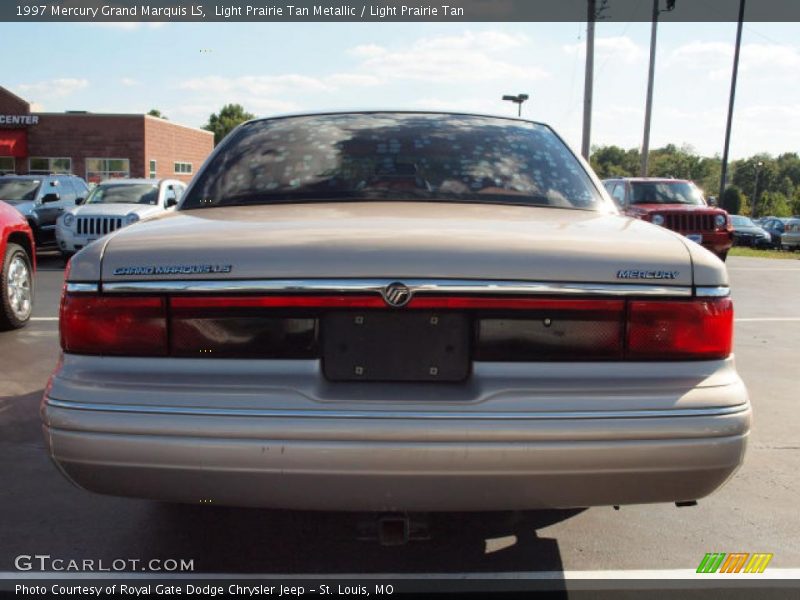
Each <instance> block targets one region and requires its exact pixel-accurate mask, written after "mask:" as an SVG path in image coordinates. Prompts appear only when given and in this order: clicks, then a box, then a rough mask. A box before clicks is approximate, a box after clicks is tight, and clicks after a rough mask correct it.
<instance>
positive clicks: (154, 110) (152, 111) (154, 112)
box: [147, 108, 169, 121]
mask: <svg viewBox="0 0 800 600" xmlns="http://www.w3.org/2000/svg"><path fill="white" fill-rule="evenodd" d="M147 114H148V115H150V116H151V117H158V118H159V119H165V120H167V121H168V120H169V117H167V115H164V114H161V111H160V110H158V109H157V108H151V109H150V110H149V111H147Z"/></svg>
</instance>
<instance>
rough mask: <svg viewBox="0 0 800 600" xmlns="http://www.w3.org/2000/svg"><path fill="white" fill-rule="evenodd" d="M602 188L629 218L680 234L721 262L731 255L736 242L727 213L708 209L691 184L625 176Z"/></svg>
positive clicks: (697, 190) (710, 207)
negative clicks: (708, 251)
mask: <svg viewBox="0 0 800 600" xmlns="http://www.w3.org/2000/svg"><path fill="white" fill-rule="evenodd" d="M603 185H604V186H605V188H606V190H607V191H608V193H609V195H610V196H611V197H612V198H613V199H614V202H615V203H616V204H617V206H618V207H619V209H620V211H621V212H623V213H624V214H626V215H628V216H629V217H635V218H637V219H642V220H644V221H650V222H651V223H654V224H655V225H660V226H662V227H666V228H667V229H672V230H673V231H677V232H678V233H680V234H682V235H684V236H686V237H687V238H689V239H690V240H692V241H693V242H697V243H698V244H700V245H701V246H703V247H704V248H707V249H708V250H710V251H711V252H713V253H714V254H716V255H717V256H718V257H719V258H720V259H722V260H725V258H726V257H727V256H728V250H729V249H730V247H731V245H732V241H733V235H732V230H731V222H730V219H729V218H728V213H727V212H725V211H724V210H722V209H721V208H717V207H715V206H709V205H708V204H707V203H706V201H705V199H704V198H703V194H702V192H701V191H700V189H699V188H698V187H697V186H696V185H695V184H694V183H692V182H691V181H687V180H684V179H659V178H655V177H623V178H620V179H606V180H604V181H603Z"/></svg>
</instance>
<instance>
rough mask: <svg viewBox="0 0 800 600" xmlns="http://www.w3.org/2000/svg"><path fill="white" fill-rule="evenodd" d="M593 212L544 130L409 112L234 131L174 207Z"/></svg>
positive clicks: (577, 168) (571, 166)
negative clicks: (493, 206) (451, 206)
mask: <svg viewBox="0 0 800 600" xmlns="http://www.w3.org/2000/svg"><path fill="white" fill-rule="evenodd" d="M409 199H413V200H415V201H434V202H447V201H452V202H480V203H491V202H496V203H504V204H505V203H513V204H531V205H541V206H555V207H559V208H576V209H585V210H597V209H598V208H599V206H600V204H601V203H602V202H603V200H602V198H601V196H600V195H599V194H598V192H597V190H596V189H595V188H594V186H593V184H592V182H591V180H590V179H589V177H588V175H587V174H586V171H585V170H584V169H583V168H582V166H581V165H580V163H579V162H578V160H577V159H576V158H575V156H573V154H572V153H571V152H570V151H569V150H568V149H567V147H566V146H565V145H564V143H563V142H562V141H561V140H560V139H559V138H558V137H557V136H556V135H555V134H554V133H553V132H552V131H551V130H550V129H549V128H548V127H546V126H544V125H539V124H535V123H527V122H520V121H513V120H508V119H500V118H490V117H475V116H464V115H441V114H415V113H367V114H363V113H358V114H345V115H314V116H305V117H291V118H282V119H273V120H264V121H255V122H252V123H249V124H246V125H244V126H243V127H241V128H240V129H239V130H238V131H237V132H236V133H235V134H233V135H232V136H231V138H230V139H229V140H227V141H226V142H224V143H223V147H222V148H221V149H220V151H219V152H218V153H217V154H216V155H215V156H214V158H213V159H212V160H211V162H210V163H209V164H208V165H207V166H206V167H205V168H204V169H203V170H202V172H201V173H199V174H198V175H197V182H196V184H195V185H193V186H192V189H191V191H190V192H189V194H188V195H187V196H186V198H185V200H184V202H183V204H182V206H181V209H182V210H185V209H193V208H205V207H213V206H230V205H243V204H270V203H287V202H330V201H342V200H345V201H346V200H355V201H370V200H409Z"/></svg>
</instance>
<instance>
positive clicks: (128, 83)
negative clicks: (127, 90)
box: [119, 77, 139, 87]
mask: <svg viewBox="0 0 800 600" xmlns="http://www.w3.org/2000/svg"><path fill="white" fill-rule="evenodd" d="M119 82H120V83H121V84H122V85H124V86H125V87H134V86H137V85H139V81H138V80H136V79H133V78H131V77H122V78H120V80H119Z"/></svg>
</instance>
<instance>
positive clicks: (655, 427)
mask: <svg viewBox="0 0 800 600" xmlns="http://www.w3.org/2000/svg"><path fill="white" fill-rule="evenodd" d="M60 328H61V345H62V348H63V356H62V358H61V360H60V362H59V365H58V367H57V369H56V372H55V373H54V374H53V376H52V378H51V380H50V383H49V385H48V387H47V389H46V392H45V396H44V399H43V402H42V416H43V420H44V431H45V434H46V439H47V443H48V447H49V451H50V453H51V455H52V457H53V459H54V460H55V462H56V463H57V465H59V467H60V468H61V470H62V471H63V473H64V474H65V475H66V476H67V477H69V478H70V479H71V480H73V481H74V482H76V483H77V484H78V485H80V486H82V487H83V488H85V489H87V490H92V491H95V492H100V493H106V494H116V495H123V496H135V497H143V498H153V499H160V500H165V501H177V502H201V501H211V502H213V503H214V504H218V505H220V504H221V505H242V506H262V507H286V508H296V509H328V510H376V511H380V510H506V509H535V508H542V507H583V506H591V505H612V504H613V505H616V504H630V503H646V502H667V501H669V502H672V501H691V500H694V499H696V498H700V497H702V496H705V495H707V494H709V493H711V492H713V491H714V490H715V489H717V488H718V487H719V486H720V485H722V484H723V483H724V482H725V481H726V480H727V479H728V478H729V477H730V476H731V474H732V473H733V472H734V471H735V470H736V469H737V467H738V466H739V465H740V463H741V461H742V458H743V455H744V451H745V445H746V440H747V436H748V431H749V427H750V416H751V409H750V404H749V400H748V396H747V392H746V390H745V387H744V385H743V383H742V381H741V380H740V378H739V376H738V375H737V373H736V370H735V368H734V362H733V356H732V354H731V344H732V329H733V308H732V305H731V300H730V298H729V289H728V280H727V275H726V272H725V268H724V266H723V264H722V262H720V261H719V260H718V259H717V258H716V257H715V256H713V255H712V254H711V253H710V252H708V251H707V250H705V249H703V248H702V247H700V246H699V245H697V244H695V243H693V242H691V241H689V240H687V239H686V238H684V237H682V236H680V235H678V234H676V233H674V232H672V231H669V230H667V229H664V228H662V227H657V226H655V225H652V224H649V223H645V222H643V221H639V220H636V219H632V218H628V217H624V216H621V215H619V214H618V213H617V210H616V208H614V205H613V203H612V202H611V200H610V198H609V197H608V196H607V195H606V193H605V191H604V190H603V187H602V185H601V184H600V182H599V181H598V180H597V178H596V177H595V176H594V174H593V173H592V172H591V170H590V169H589V168H588V167H587V166H586V164H585V163H583V162H582V161H581V160H580V159H579V158H577V157H576V156H575V155H574V154H573V153H572V152H571V151H570V150H568V148H567V147H566V145H565V144H564V143H563V142H562V141H561V139H560V138H559V137H558V136H557V135H556V134H555V133H554V132H553V131H552V130H551V129H550V128H548V127H547V126H545V125H541V124H538V123H532V122H528V121H523V120H517V119H503V118H496V117H483V116H474V115H462V114H436V113H395V112H392V113H390V112H365V113H339V114H317V115H304V116H294V117H282V118H272V119H263V120H256V121H251V122H249V123H246V124H244V125H242V126H240V127H239V128H238V129H237V130H236V131H235V132H233V133H231V134H230V135H229V136H228V138H227V139H226V140H225V141H224V142H223V143H222V144H221V145H220V146H219V147H218V148H217V149H216V151H215V152H214V154H213V155H212V156H211V157H210V158H209V160H208V162H207V163H206V165H205V166H204V167H203V168H202V170H201V171H200V172H199V173H198V174H197V176H196V177H195V179H194V181H193V183H192V184H191V185H190V187H189V188H188V189H187V191H186V194H185V196H184V198H183V199H182V201H181V203H180V204H179V206H178V210H177V211H175V212H174V213H172V214H164V215H163V216H159V217H156V218H154V219H152V220H148V221H146V222H141V223H138V224H136V225H133V226H131V227H128V228H124V229H121V230H118V231H116V232H114V233H112V234H110V235H109V236H107V237H106V238H104V239H102V240H98V241H97V242H95V243H93V244H91V245H90V246H88V247H87V248H85V249H84V250H82V251H81V252H79V253H78V254H77V255H76V256H75V257H74V258H73V259H72V261H71V267H70V270H69V272H68V274H67V283H66V285H65V290H64V296H63V300H62V305H61V322H60Z"/></svg>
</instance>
